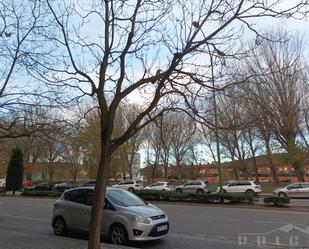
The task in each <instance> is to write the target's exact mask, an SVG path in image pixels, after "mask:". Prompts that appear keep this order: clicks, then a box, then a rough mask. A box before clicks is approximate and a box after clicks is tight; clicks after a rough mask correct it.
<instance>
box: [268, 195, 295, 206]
mask: <svg viewBox="0 0 309 249" xmlns="http://www.w3.org/2000/svg"><path fill="white" fill-rule="evenodd" d="M264 203H265V204H266V205H269V206H276V207H280V206H285V205H287V204H289V203H290V198H289V197H278V196H270V197H265V198H264Z"/></svg>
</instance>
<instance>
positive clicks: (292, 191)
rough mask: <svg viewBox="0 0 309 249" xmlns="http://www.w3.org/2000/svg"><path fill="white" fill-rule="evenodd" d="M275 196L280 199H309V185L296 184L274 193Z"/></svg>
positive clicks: (305, 183)
mask: <svg viewBox="0 0 309 249" xmlns="http://www.w3.org/2000/svg"><path fill="white" fill-rule="evenodd" d="M273 194H274V196H280V197H307V198H308V197H309V183H308V182H296V183H292V184H289V185H287V186H285V187H281V188H277V189H275V190H274V191H273Z"/></svg>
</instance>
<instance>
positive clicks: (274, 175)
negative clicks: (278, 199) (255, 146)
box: [265, 142, 279, 186]
mask: <svg viewBox="0 0 309 249" xmlns="http://www.w3.org/2000/svg"><path fill="white" fill-rule="evenodd" d="M265 145H266V156H267V160H268V162H269V165H270V171H271V176H272V178H273V182H274V184H275V185H276V186H277V185H279V178H278V174H277V169H276V166H275V165H274V162H273V157H272V153H271V149H270V147H269V142H266V143H265Z"/></svg>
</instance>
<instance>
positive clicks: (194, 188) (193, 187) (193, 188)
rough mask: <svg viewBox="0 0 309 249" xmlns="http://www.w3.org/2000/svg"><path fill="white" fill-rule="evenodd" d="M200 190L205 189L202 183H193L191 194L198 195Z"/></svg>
mask: <svg viewBox="0 0 309 249" xmlns="http://www.w3.org/2000/svg"><path fill="white" fill-rule="evenodd" d="M198 188H203V186H202V183H201V182H200V181H193V182H192V183H191V186H190V190H189V192H190V193H196V191H197V189H198Z"/></svg>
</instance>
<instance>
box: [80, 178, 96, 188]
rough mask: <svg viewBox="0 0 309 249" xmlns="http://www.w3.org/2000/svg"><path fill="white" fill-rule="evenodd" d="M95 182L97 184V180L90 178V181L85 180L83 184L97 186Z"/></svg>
mask: <svg viewBox="0 0 309 249" xmlns="http://www.w3.org/2000/svg"><path fill="white" fill-rule="evenodd" d="M95 184H96V180H89V181H87V182H85V183H84V184H83V186H84V187H86V186H95Z"/></svg>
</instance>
